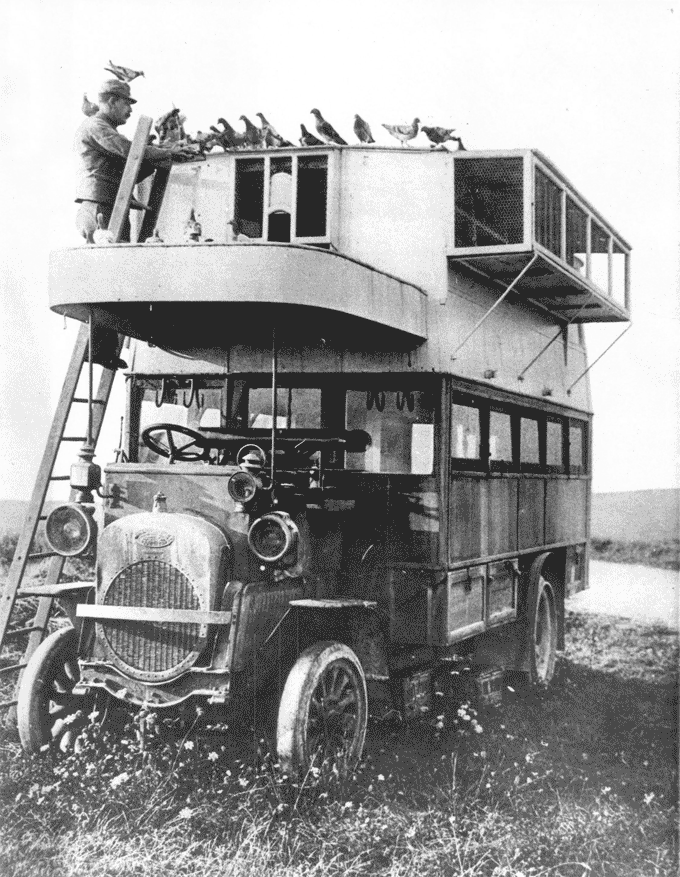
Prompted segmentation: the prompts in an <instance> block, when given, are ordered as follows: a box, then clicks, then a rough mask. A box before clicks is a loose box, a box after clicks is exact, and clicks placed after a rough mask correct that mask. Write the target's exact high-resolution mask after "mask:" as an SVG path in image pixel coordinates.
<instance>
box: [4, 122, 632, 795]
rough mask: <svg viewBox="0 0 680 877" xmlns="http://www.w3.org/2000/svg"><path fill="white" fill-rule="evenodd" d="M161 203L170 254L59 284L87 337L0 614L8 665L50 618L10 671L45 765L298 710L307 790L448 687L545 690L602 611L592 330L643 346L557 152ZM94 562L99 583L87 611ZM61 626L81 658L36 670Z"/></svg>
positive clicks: (409, 158)
mask: <svg viewBox="0 0 680 877" xmlns="http://www.w3.org/2000/svg"><path fill="white" fill-rule="evenodd" d="M140 136H141V135H140ZM137 157H138V159H139V155H138V156H137ZM131 160H133V159H128V161H131ZM124 178H125V179H126V180H128V181H132V180H134V179H135V178H136V173H135V172H134V168H132V169H131V170H130V171H129V172H126V175H125V177H124ZM131 189H132V186H131V185H130V186H129V191H125V192H123V191H121V192H120V193H119V199H120V203H121V204H123V205H124V206H123V210H122V213H125V212H126V211H127V205H128V204H129V203H130V201H129V198H130V195H131ZM137 197H138V198H139V200H140V201H142V202H144V203H146V204H148V205H149V210H147V211H144V214H145V215H144V216H138V218H137V221H136V226H137V237H138V238H139V240H141V241H144V240H146V238H147V237H149V236H150V235H151V232H152V231H153V229H154V228H157V229H158V232H159V234H158V235H154V238H153V241H152V242H150V243H148V244H146V243H135V242H133V243H115V242H114V243H112V244H108V245H102V246H97V245H94V246H93V245H90V246H81V247H77V248H71V249H65V250H60V251H57V252H54V253H52V254H51V256H50V275H49V296H50V305H51V307H52V309H53V310H54V311H56V312H57V313H60V314H64V315H66V316H68V317H71V318H74V319H76V320H79V321H82V323H83V327H82V329H81V331H80V333H79V335H78V340H77V344H76V347H75V350H74V354H73V359H72V362H71V365H70V366H69V370H68V373H67V377H66V380H65V384H64V390H63V393H62V396H61V400H60V404H59V408H58V410H57V413H56V414H55V419H54V422H53V425H52V428H51V430H50V434H49V439H48V444H47V448H46V450H45V456H44V458H43V462H42V464H41V466H40V468H39V475H38V479H37V483H36V487H35V490H34V494H33V499H32V500H31V504H30V507H29V513H28V518H27V522H26V527H25V529H24V532H23V533H22V535H21V537H20V541H19V544H18V548H17V552H16V554H15V561H14V562H13V565H12V568H11V569H10V572H9V575H8V579H7V585H6V591H5V594H4V597H5V599H3V600H2V601H0V645H2V643H3V642H4V637H5V632H6V631H7V630H8V629H10V628H9V627H8V625H9V624H10V621H11V618H12V617H13V615H12V613H13V612H14V607H15V605H17V606H18V605H21V601H22V600H23V599H25V598H30V599H34V598H36V597H37V599H38V604H37V607H38V608H37V611H36V615H35V619H34V621H33V623H32V624H31V625H30V626H28V627H23V626H22V627H21V628H20V629H19V630H18V633H16V635H22V636H23V635H25V636H26V637H27V643H26V646H25V654H24V658H23V659H22V661H20V662H18V663H14V664H12V665H11V666H9V667H8V668H5V669H6V670H7V672H9V671H12V672H14V671H15V670H16V671H17V672H22V671H25V672H24V674H23V677H22V679H21V682H20V684H19V687H18V694H17V697H16V700H17V701H18V702H17V704H16V707H17V715H18V724H19V733H20V737H21V741H22V744H23V746H24V748H25V749H26V750H27V751H29V752H36V753H37V752H40V751H41V750H42V749H43V748H44V747H47V748H49V747H50V746H59V747H62V746H63V747H67V746H68V745H69V741H70V740H71V737H72V736H73V735H74V733H75V732H76V731H77V728H78V726H77V724H72V723H70V722H69V721H65V719H66V718H67V717H68V716H69V715H75V717H76V720H77V721H80V720H79V719H78V716H83V715H85V716H86V715H87V714H88V712H89V711H90V708H88V707H87V704H89V703H90V702H91V701H92V699H93V698H94V697H95V695H97V696H98V697H99V698H100V699H102V700H104V701H106V699H108V698H117V699H119V700H122V701H125V702H126V703H127V704H129V706H130V707H131V708H136V707H139V706H141V705H145V706H146V707H147V708H152V709H156V710H158V711H159V712H162V711H165V712H168V713H172V712H174V711H178V712H179V711H182V710H183V709H185V708H186V707H188V708H189V709H190V710H191V711H193V715H194V716H195V707H196V705H201V707H202V708H204V709H205V711H206V714H207V715H209V716H210V718H211V719H214V720H215V721H216V722H219V723H222V722H226V723H227V724H228V725H229V726H230V727H234V726H235V725H237V724H238V723H239V722H246V723H248V722H250V721H251V718H252V715H253V710H254V709H255V710H258V709H260V708H262V709H265V708H271V706H272V705H273V706H274V710H275V713H276V715H275V716H271V717H269V718H274V719H275V722H274V724H275V725H276V741H275V745H276V750H277V758H278V760H279V761H280V763H281V766H282V771H283V772H284V773H285V774H286V775H288V776H289V777H291V778H292V779H296V778H298V777H304V776H305V774H306V772H308V771H309V769H310V767H311V766H312V765H319V764H320V763H321V762H322V761H328V762H332V763H333V767H334V768H337V770H338V771H339V772H340V771H343V772H344V771H346V770H351V769H352V768H353V767H354V766H355V765H356V764H357V762H358V760H359V758H360V757H361V752H362V747H363V743H364V738H365V733H366V723H367V720H368V717H369V716H371V715H373V716H382V717H385V716H387V715H389V714H394V712H395V711H396V712H398V713H400V714H401V715H402V716H403V717H404V718H406V719H411V720H413V721H418V717H419V716H421V715H422V714H423V713H426V712H428V711H429V710H431V709H432V705H433V704H434V703H435V697H434V694H433V682H434V680H436V679H437V678H441V676H442V674H444V673H447V672H448V673H450V672H451V669H450V668H451V667H452V666H455V667H456V668H457V669H461V670H462V669H464V668H468V669H469V670H474V669H475V668H476V669H477V670H482V675H480V676H479V677H478V680H477V682H478V688H479V696H480V699H481V700H482V702H486V703H496V702H498V700H499V694H500V683H501V680H502V679H503V677H504V674H505V673H508V672H510V673H522V674H524V675H525V676H526V677H527V679H528V680H529V681H531V682H532V683H534V684H537V685H548V684H549V683H550V682H551V681H552V680H553V677H554V675H555V668H556V661H557V654H558V650H559V649H561V648H563V645H564V638H565V609H564V607H565V600H566V599H567V597H569V596H570V595H571V594H573V593H576V592H577V591H580V590H582V589H583V588H585V587H587V584H588V543H589V533H590V484H591V479H592V453H591V431H592V404H591V396H590V387H589V380H588V372H589V364H588V360H587V355H586V344H585V334H584V330H583V325H582V324H583V323H587V322H603V321H614V322H616V321H621V322H626V321H627V320H628V309H629V290H628V282H629V269H628V253H629V247H628V245H627V244H626V242H625V240H624V239H623V238H622V237H621V235H619V234H618V233H617V232H616V231H615V230H614V229H613V227H612V226H611V225H610V224H609V223H608V222H606V220H605V219H604V218H603V216H602V215H601V214H600V213H599V212H597V211H596V210H595V209H594V208H593V207H592V206H591V205H590V204H589V203H588V202H587V201H586V200H585V199H584V198H583V197H582V196H581V195H580V194H579V193H578V192H577V191H576V189H574V187H573V186H572V185H571V184H570V183H569V182H568V181H567V180H566V178H565V177H564V176H563V175H562V174H561V173H560V172H559V171H558V170H557V169H556V168H555V167H554V166H553V165H552V164H551V163H550V162H549V161H548V160H547V159H546V158H545V157H543V156H542V155H541V154H540V153H538V152H536V151H533V150H522V151H504V152H459V153H449V152H447V151H446V150H420V149H414V148H410V147H409V148H401V147H395V148H393V149H388V148H382V147H377V146H371V147H364V146H351V147H311V148H300V149H298V148H275V149H268V150H245V149H244V150H239V151H234V152H226V153H220V154H217V155H214V154H212V153H211V154H209V155H208V156H207V157H206V159H205V161H200V162H192V163H187V164H179V165H175V166H173V168H172V170H171V171H170V173H169V174H165V175H160V174H157V176H156V179H155V180H154V182H153V186H152V189H151V191H150V192H138V193H137ZM122 218H124V217H122ZM189 220H191V223H192V224H191V229H192V234H191V239H190V240H187V239H186V237H185V230H186V227H187V223H188V221H189ZM133 221H134V215H133ZM114 237H115V236H114ZM133 238H134V235H133ZM102 333H103V334H104V335H105V336H106V337H107V338H108V339H109V341H110V344H109V347H110V348H111V349H110V351H109V352H108V354H107V356H106V357H99V358H98V359H97V362H99V363H101V362H102V361H103V362H104V363H105V364H104V365H103V366H101V365H95V363H94V359H95V356H94V354H93V361H92V362H91V363H90V362H89V359H88V350H90V351H94V353H96V345H95V344H94V341H95V340H96V337H97V336H98V335H101V334H102ZM123 336H128V337H130V338H131V339H133V340H132V341H131V342H130V349H129V351H126V352H125V354H124V356H125V361H126V362H127V363H129V368H128V374H127V376H126V381H125V388H124V392H125V398H126V401H125V409H124V413H123V418H122V425H121V431H120V447H119V448H118V449H117V451H116V455H115V459H113V460H110V459H104V460H102V464H103V465H102V466H100V465H99V464H98V463H94V461H93V456H94V454H95V452H96V444H97V439H98V436H99V432H100V427H101V424H102V419H103V416H104V412H105V411H106V409H107V405H108V400H109V393H110V390H111V387H112V384H113V380H114V377H115V373H116V369H117V368H119V367H122V365H123V363H122V360H121V359H120V358H119V357H120V355H121V346H122V344H123ZM83 369H84V373H85V374H86V375H87V378H88V379H87V381H83V382H82V383H87V386H88V389H87V394H86V395H85V396H84V395H83V393H82V391H79V394H78V395H76V390H77V386H78V383H79V376H80V374H81V371H82V370H83ZM95 369H96V370H97V371H99V370H101V376H99V385H98V388H97V389H96V390H95V388H94V387H95V380H94V379H95ZM80 403H87V405H86V408H87V415H86V416H85V418H84V420H85V423H86V426H85V427H84V428H82V429H81V430H80V431H78V430H77V428H76V427H73V426H71V425H67V422H68V423H69V424H70V416H71V409H72V408H73V409H75V408H77V406H78V404H80ZM80 410H81V411H83V408H80ZM80 422H81V423H82V422H83V418H81V421H80ZM116 422H117V423H118V422H120V421H118V420H117V421H116ZM63 442H82V447H81V449H80V451H79V454H78V459H77V461H76V462H75V463H74V465H73V466H72V468H71V473H70V475H69V474H64V473H63V470H59V469H57V468H56V461H57V456H58V451H59V449H60V448H63V447H64V446H63V444H62V443H63ZM71 447H72V446H71ZM62 481H63V482H68V483H69V485H70V488H71V492H70V494H68V496H67V498H66V499H67V501H66V502H64V504H62V505H60V506H58V507H57V508H56V509H55V510H54V511H52V512H50V514H49V517H48V518H47V520H46V531H47V533H48V535H49V541H50V548H51V550H50V565H49V569H48V571H47V575H46V578H45V581H44V583H43V584H41V585H40V586H35V585H32V584H31V583H30V580H29V579H27V578H25V576H24V573H25V570H26V568H27V563H28V558H29V557H31V558H33V557H36V556H38V557H40V556H41V555H39V554H38V555H36V553H35V552H34V551H33V550H32V549H31V542H32V540H33V536H34V534H35V532H36V527H37V526H38V522H39V521H40V520H41V519H43V518H44V516H45V515H46V510H45V509H44V502H45V497H46V494H47V489H48V487H50V486H52V487H54V486H55V483H56V484H57V485H58V484H59V483H60V482H62ZM94 491H97V494H98V496H99V497H100V498H101V500H102V502H101V503H96V504H95V503H94V502H93V498H94ZM88 553H89V554H90V555H91V556H96V576H93V578H92V580H91V581H83V582H71V583H67V582H64V581H62V578H61V574H62V571H63V567H64V562H65V561H66V559H67V558H71V557H77V556H80V555H86V554H88ZM52 555H53V556H52ZM57 600H58V601H60V602H61V603H62V605H63V606H64V608H65V609H66V614H67V616H68V618H69V619H70V622H71V626H70V627H62V628H60V630H58V631H56V632H55V633H54V634H51V635H50V636H48V637H46V638H45V639H44V641H43V642H42V643H41V640H42V639H43V634H44V632H45V631H46V630H47V629H48V625H47V621H48V620H49V617H50V614H51V611H52V607H53V603H54V602H55V601H57ZM18 617H19V616H17V618H18ZM15 620H16V619H15ZM15 626H16V625H15ZM10 632H11V635H15V631H14V629H13V628H12V629H11V630H10ZM65 668H68V672H67V671H66V670H65ZM484 668H486V670H485V669H484ZM64 679H66V680H67V683H64V682H63V680H64ZM55 686H56V687H55ZM55 691H57V693H58V698H57V700H56V701H55V699H54V692H55ZM265 718H267V717H265Z"/></svg>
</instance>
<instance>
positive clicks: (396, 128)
mask: <svg viewBox="0 0 680 877" xmlns="http://www.w3.org/2000/svg"><path fill="white" fill-rule="evenodd" d="M419 124H420V119H414V120H413V124H412V125H385V124H384V123H383V128H386V129H387V130H388V131H389V132H390V134H391V135H392V136H393V137H396V138H397V140H399V141H400V142H401V145H402V146H404V145H405V144H406V141H407V140H413V138H414V137H417V135H418V125H419Z"/></svg>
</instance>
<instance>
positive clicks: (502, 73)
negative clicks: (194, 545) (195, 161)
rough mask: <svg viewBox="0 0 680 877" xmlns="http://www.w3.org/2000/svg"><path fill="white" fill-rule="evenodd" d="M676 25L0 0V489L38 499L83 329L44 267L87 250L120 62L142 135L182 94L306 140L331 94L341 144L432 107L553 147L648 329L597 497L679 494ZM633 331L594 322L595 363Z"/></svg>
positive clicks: (505, 139) (475, 125)
mask: <svg viewBox="0 0 680 877" xmlns="http://www.w3.org/2000/svg"><path fill="white" fill-rule="evenodd" d="M679 21H680V8H679V7H678V6H676V5H673V3H670V2H656V0H640V2H638V0H634V2H625V0H607V2H596V0H592V2H575V0H569V2H559V0H553V2H545V0H540V2H533V0H532V2H521V0H477V2H474V3H470V2H469V0H417V2H416V0H408V2H407V0H361V2H359V0H343V3H341V4H338V3H335V4H310V3H309V2H300V0H286V2H280V0H279V2H268V0H248V2H246V0H219V2H216V0H192V2H191V3H188V2H186V0H183V2H175V0H134V2H131V0H116V2H110V0H0V111H1V113H2V115H1V118H2V121H3V123H2V126H1V130H0V191H1V192H2V201H3V207H4V209H3V210H2V213H1V215H0V224H1V225H0V240H1V241H2V245H1V246H0V380H1V381H2V386H3V388H4V404H3V405H2V406H1V408H0V444H1V446H2V449H3V452H2V454H1V455H0V499H7V498H9V499H24V498H27V497H28V495H29V494H30V491H31V489H32V485H33V481H34V479H35V474H36V472H37V468H38V464H39V460H40V456H41V454H42V449H43V447H44V443H45V439H46V436H47V431H48V427H49V423H50V420H51V417H52V414H53V410H54V407H55V403H56V398H57V395H58V393H59V390H60V388H61V384H62V381H63V375H64V371H65V368H66V364H67V362H68V357H69V355H70V351H71V347H72V345H73V340H74V337H75V326H74V325H73V324H72V322H71V321H67V322H68V325H66V326H65V324H64V319H63V318H62V317H59V316H57V315H56V314H53V313H51V312H50V311H49V308H48V304H47V259H48V253H49V251H50V250H51V249H56V248H58V247H62V246H73V245H77V244H78V243H79V242H80V239H79V238H78V235H77V233H76V231H75V228H74V216H75V205H74V204H73V197H74V194H73V189H74V163H73V157H72V141H73V134H74V131H75V129H76V128H77V126H78V124H79V123H80V121H81V120H82V115H81V110H80V104H81V100H82V95H83V92H88V94H89V96H90V98H92V99H96V92H97V87H98V85H99V83H100V82H101V81H102V80H103V79H105V78H107V77H108V75H109V74H107V73H106V72H105V70H104V67H105V66H106V65H107V63H108V61H109V59H111V60H113V61H114V62H115V63H118V64H124V65H126V66H128V67H132V68H134V69H138V70H139V69H141V70H143V71H144V72H145V76H144V78H139V79H137V80H135V81H134V82H133V84H132V90H133V95H134V96H135V97H136V98H137V100H138V104H137V105H136V107H135V113H134V114H133V116H132V118H131V120H130V121H129V122H128V124H127V126H126V127H125V128H123V129H121V130H122V132H123V133H125V134H126V135H127V136H128V137H130V138H131V137H132V136H133V134H134V129H135V126H136V120H137V119H138V117H139V114H140V113H144V114H146V115H150V116H152V117H154V118H156V117H158V116H159V115H161V114H162V113H163V112H165V111H166V110H168V109H170V108H171V107H172V106H173V105H175V106H178V107H180V108H181V110H182V111H183V112H184V113H185V114H186V116H187V128H188V129H189V130H190V131H195V130H197V129H202V130H205V129H206V128H207V127H208V126H209V125H210V124H213V123H214V122H215V121H216V119H217V118H218V117H219V116H225V117H226V118H227V119H228V120H229V121H230V122H231V123H232V124H235V123H236V122H237V120H238V117H239V116H240V115H241V114H246V115H248V116H250V117H251V118H252V117H254V115H255V113H256V112H258V111H261V112H263V113H264V114H265V115H266V116H267V118H268V119H269V120H270V121H271V122H272V123H273V124H274V125H275V126H276V127H277V129H278V130H279V131H280V132H281V133H282V134H283V135H284V136H286V137H288V138H289V139H291V140H293V139H296V138H297V136H298V132H299V124H300V122H302V123H304V124H305V125H307V126H308V127H309V125H310V122H312V121H313V119H312V117H311V116H310V114H309V108H311V107H319V108H320V109H321V111H322V113H323V115H324V116H325V117H326V118H327V119H329V120H330V121H331V122H332V123H333V124H334V125H335V127H336V128H337V129H338V130H339V131H340V133H343V134H345V136H346V139H351V126H352V120H353V117H354V113H359V114H360V115H361V116H363V118H365V119H367V120H368V121H369V123H371V126H372V128H373V132H374V135H375V136H376V137H377V139H379V141H380V142H383V141H384V142H385V143H387V142H388V141H389V139H390V138H389V135H387V134H386V132H384V131H382V129H381V127H380V123H382V122H388V123H395V122H405V121H410V120H411V119H413V117H414V116H418V117H419V118H420V119H421V121H422V124H430V125H432V124H434V125H443V126H447V127H456V128H457V131H458V133H460V134H461V135H462V137H463V139H464V141H465V144H466V146H467V147H468V148H470V149H508V148H526V147H535V148H537V149H540V150H541V151H542V152H543V153H544V154H546V155H547V156H548V157H549V158H551V159H552V160H553V162H554V163H555V164H556V165H557V166H558V167H559V168H560V170H562V171H563V172H564V173H565V174H566V176H567V177H568V178H569V179H570V180H571V181H572V182H573V184H574V185H575V186H576V187H577V188H578V189H579V190H580V191H581V193H582V194H583V195H584V196H585V197H586V198H587V199H588V200H589V201H590V202H591V203H592V204H593V205H594V206H595V207H596V208H598V210H599V211H600V212H601V213H602V214H603V215H604V216H605V217H606V219H608V220H609V221H610V222H611V223H612V224H613V226H614V228H616V229H617V231H618V232H619V233H620V234H621V235H623V237H624V238H625V239H626V240H627V241H628V243H630V244H631V245H632V247H633V254H632V301H633V328H632V329H631V331H630V332H628V333H627V334H626V335H625V337H624V338H623V339H622V340H621V341H620V343H618V344H616V345H615V346H614V347H613V348H612V350H611V351H610V352H609V353H608V354H607V355H606V356H605V357H604V358H603V359H602V360H601V361H600V362H599V363H597V364H596V365H595V366H594V368H593V370H592V373H591V375H592V391H593V401H594V410H595V412H596V414H595V428H594V480H593V488H594V490H596V491H599V492H604V491H619V490H640V489H647V488H664V487H678V486H680V470H679V464H678V459H679V456H680V455H679V453H678V452H679V435H680V430H679V429H678V423H679V420H680V418H679V414H680V399H679V388H680V353H679V351H680V344H678V341H679V340H680V295H679V290H678V277H679V260H678V257H679V242H680V208H679V205H680V199H679V197H678V196H679V192H678V185H679V183H678V180H679V170H680V167H679V165H680V147H679V143H680V51H678V48H679V46H680V40H679V39H678V37H679V36H680V25H679ZM378 132H380V133H378ZM622 328H623V327H622V326H620V325H619V324H615V325H603V324H595V325H594V326H591V327H589V328H588V330H587V338H588V346H589V355H590V361H591V362H592V361H593V360H595V358H596V357H597V356H598V355H599V354H600V353H601V352H602V351H603V350H604V349H605V348H606V347H607V345H608V344H610V343H611V342H612V341H613V340H614V339H615V338H616V336H617V335H618V334H619V333H620V332H621V329H622ZM117 380H118V381H121V379H120V378H118V379H117ZM121 383H122V381H121ZM121 392H122V390H121V387H117V388H116V390H115V397H114V398H116V399H119V398H120V396H121ZM112 418H113V416H112ZM114 420H117V415H116V416H115V418H113V419H110V420H109V423H108V425H107V432H106V434H105V436H104V438H103V440H102V444H103V448H104V449H103V452H102V453H100V455H99V457H98V458H97V459H98V461H99V462H100V463H102V464H103V463H105V462H107V461H108V460H110V459H111V452H110V449H111V447H113V446H114V445H115V444H116V435H115V432H116V424H115V422H114Z"/></svg>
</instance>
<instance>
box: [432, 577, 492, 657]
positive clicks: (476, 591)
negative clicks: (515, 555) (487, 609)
mask: <svg viewBox="0 0 680 877" xmlns="http://www.w3.org/2000/svg"><path fill="white" fill-rule="evenodd" d="M485 582H486V567H484V566H477V567H471V568H470V569H460V570H456V571H455V572H451V573H449V575H448V582H447V592H446V602H447V605H446V612H442V613H441V616H442V617H443V618H444V619H446V639H445V640H444V643H445V644H447V645H450V644H451V643H455V642H458V641H460V640H462V639H465V638H466V637H468V636H473V635H474V634H476V633H481V632H482V631H483V630H484V587H485ZM437 611H438V608H435V618H436V617H437ZM439 611H440V610H439ZM444 643H442V644H444Z"/></svg>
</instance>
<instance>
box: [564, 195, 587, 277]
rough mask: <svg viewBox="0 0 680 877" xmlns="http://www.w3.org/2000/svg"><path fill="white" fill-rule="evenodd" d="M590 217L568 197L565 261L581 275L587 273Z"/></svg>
mask: <svg viewBox="0 0 680 877" xmlns="http://www.w3.org/2000/svg"><path fill="white" fill-rule="evenodd" d="M587 234H588V217H587V216H586V213H585V211H584V210H581V208H580V207H579V206H578V205H577V204H576V203H575V202H574V201H572V200H571V198H569V197H567V252H566V254H565V260H566V262H567V264H568V265H571V267H572V268H576V270H577V271H579V272H580V273H581V274H585V272H586V243H587Z"/></svg>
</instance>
